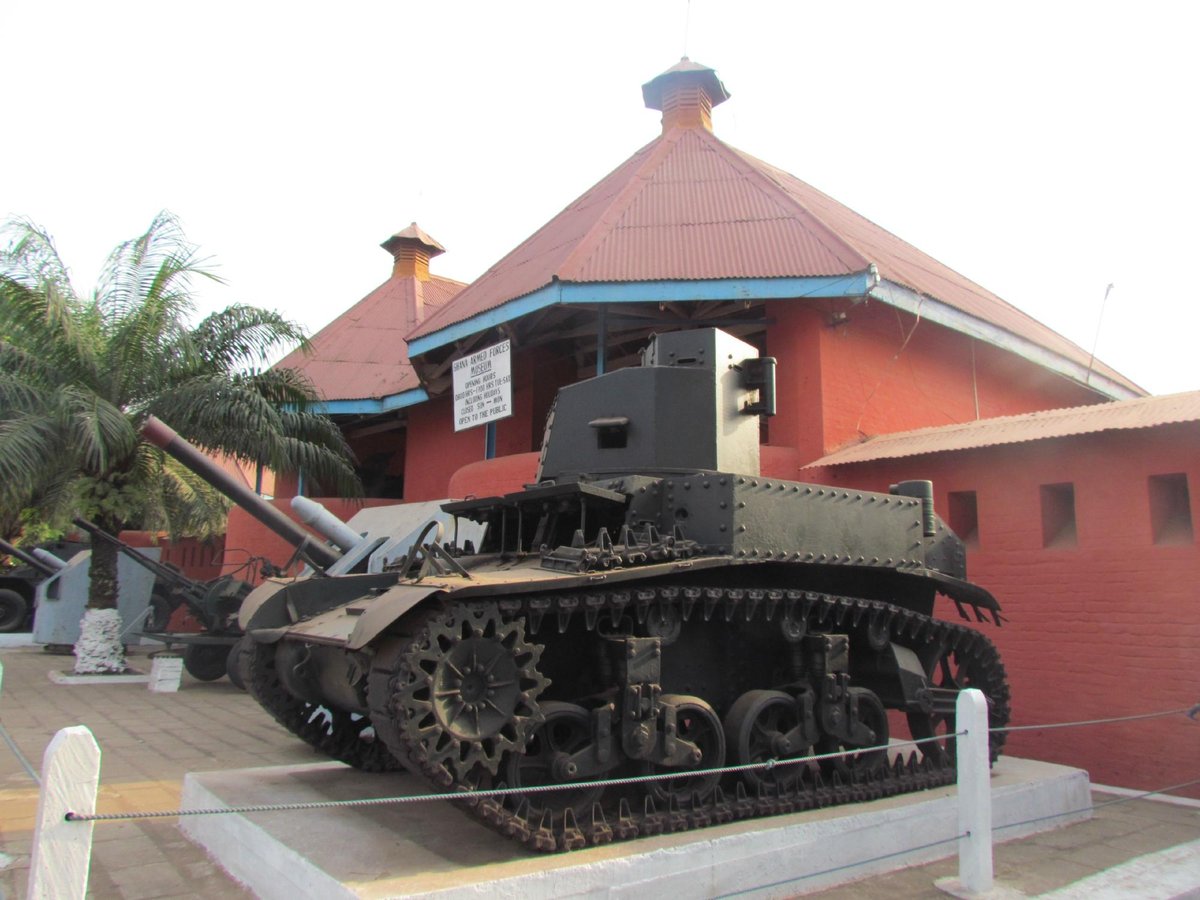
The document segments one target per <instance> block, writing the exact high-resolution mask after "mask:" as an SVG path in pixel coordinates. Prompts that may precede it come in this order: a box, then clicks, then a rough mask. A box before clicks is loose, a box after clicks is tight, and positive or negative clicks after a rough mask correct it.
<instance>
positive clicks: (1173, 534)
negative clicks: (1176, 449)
mask: <svg viewBox="0 0 1200 900" xmlns="http://www.w3.org/2000/svg"><path fill="white" fill-rule="evenodd" d="M1149 490H1150V527H1151V531H1152V533H1153V535H1154V543H1156V544H1190V543H1192V540H1193V532H1192V503H1191V497H1190V496H1189V494H1188V483H1187V475H1186V474H1185V473H1183V472H1176V473H1173V474H1171V475H1151V476H1150V479H1149Z"/></svg>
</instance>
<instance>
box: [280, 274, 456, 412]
mask: <svg viewBox="0 0 1200 900" xmlns="http://www.w3.org/2000/svg"><path fill="white" fill-rule="evenodd" d="M463 287H464V285H463V284H462V282H459V281H453V280H451V279H449V278H438V277H436V276H431V277H430V279H429V280H428V281H420V280H418V279H416V278H411V277H409V278H397V277H392V278H389V279H388V280H387V281H385V282H384V283H383V284H381V285H380V286H379V287H377V288H376V289H375V290H373V291H371V293H369V294H367V296H365V297H364V298H363V299H362V300H360V301H358V303H356V304H354V306H352V307H351V308H350V309H348V310H347V311H346V312H344V313H342V314H341V315H340V316H338V317H337V318H336V319H334V320H333V321H332V322H330V323H329V324H328V325H326V326H325V327H324V328H322V329H321V330H320V331H318V332H317V333H316V334H315V335H313V337H312V339H311V340H310V341H309V344H310V347H311V350H310V352H309V353H307V354H305V353H302V352H301V351H299V350H293V351H292V352H291V353H289V354H288V355H287V356H285V357H284V358H283V359H281V360H280V361H279V362H278V363H276V364H275V365H276V367H278V368H292V369H297V370H298V371H300V372H303V373H304V374H305V375H307V376H308V377H309V379H310V380H311V381H312V382H313V384H314V385H315V386H316V389H317V393H318V394H319V395H320V396H321V398H322V399H323V400H365V399H379V398H382V397H390V396H392V395H394V394H400V393H403V392H404V391H407V390H412V389H414V388H418V387H420V381H419V379H418V378H417V375H416V372H414V371H413V367H412V365H411V364H410V363H409V361H408V346H407V345H406V344H405V343H404V336H405V335H406V334H407V333H408V332H409V331H411V330H412V329H413V327H414V326H415V325H416V324H417V321H418V320H417V315H416V310H417V309H418V308H420V307H421V306H422V305H423V307H424V309H425V314H426V315H429V313H430V311H431V310H437V309H440V308H442V307H444V306H445V305H446V303H448V302H449V301H450V299H451V298H453V297H454V295H455V294H457V293H458V292H459V291H461V290H462V289H463ZM418 301H420V302H418Z"/></svg>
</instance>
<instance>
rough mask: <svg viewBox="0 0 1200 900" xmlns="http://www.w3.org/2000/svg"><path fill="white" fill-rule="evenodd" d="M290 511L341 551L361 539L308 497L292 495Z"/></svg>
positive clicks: (345, 551) (348, 549) (350, 547)
mask: <svg viewBox="0 0 1200 900" xmlns="http://www.w3.org/2000/svg"><path fill="white" fill-rule="evenodd" d="M292 511H293V512H294V513H295V514H296V515H297V516H299V517H300V521H301V522H303V523H304V524H305V525H307V526H308V527H310V528H313V529H315V530H316V531H319V532H320V533H321V534H323V535H324V536H325V537H327V538H329V540H330V541H331V542H332V543H333V544H334V545H335V546H336V547H338V548H339V549H341V551H342V552H343V553H348V552H350V550H351V549H352V548H353V547H354V546H355V545H357V544H358V543H359V542H360V541H361V540H362V537H363V536H362V535H361V534H359V533H358V532H357V531H355V530H354V529H353V528H351V527H350V526H349V525H347V524H346V523H345V522H343V521H342V520H341V519H339V518H338V517H337V516H335V515H334V514H333V513H331V512H330V511H329V510H327V509H326V508H325V507H324V506H322V505H321V504H320V503H318V502H317V501H316V500H310V499H309V498H308V497H293V498H292Z"/></svg>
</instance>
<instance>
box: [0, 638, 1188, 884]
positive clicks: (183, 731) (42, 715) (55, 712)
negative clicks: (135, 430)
mask: <svg viewBox="0 0 1200 900" xmlns="http://www.w3.org/2000/svg"><path fill="white" fill-rule="evenodd" d="M71 662H72V660H71V658H69V657H54V656H48V655H46V654H44V653H43V652H41V650H40V649H37V648H32V647H21V648H13V649H0V663H3V666H4V675H3V685H2V687H0V724H3V726H4V729H5V730H6V731H7V732H8V734H9V735H10V736H11V738H12V739H13V740H14V741H15V743H16V745H17V746H18V748H19V749H20V751H21V752H22V754H24V755H25V756H26V757H27V758H28V760H29V761H30V762H31V763H32V764H33V766H34V768H36V769H40V767H41V758H42V753H43V751H44V749H45V747H46V744H47V743H48V742H49V740H50V738H51V737H52V736H53V735H54V733H55V732H56V731H57V730H58V729H59V728H63V727H66V726H68V725H79V724H82V725H86V726H88V728H90V729H91V730H92V733H93V734H94V735H95V737H96V740H97V742H98V743H99V745H100V748H101V753H102V761H101V770H100V783H101V793H100V800H99V803H98V810H99V811H101V812H110V811H120V810H171V809H178V804H179V793H180V787H181V783H182V780H183V776H184V774H185V773H187V772H198V771H208V770H216V769H235V768H245V767H252V766H269V765H270V766H275V765H288V764H293V763H311V762H312V761H314V759H317V757H316V756H315V755H314V753H313V752H312V751H311V750H310V749H309V748H308V747H307V746H305V745H303V744H301V743H300V742H298V741H296V740H295V739H293V738H292V737H291V736H290V735H288V734H287V733H286V732H285V731H284V730H283V729H281V728H279V727H278V726H277V725H276V724H275V723H274V722H273V721H272V720H271V719H270V717H269V716H268V715H267V714H266V713H265V712H263V711H262V710H261V709H260V708H259V707H258V705H257V704H256V703H255V702H254V701H253V700H252V699H250V697H249V696H247V695H246V694H244V693H242V692H240V691H238V690H237V689H236V688H234V687H233V686H232V685H231V684H229V682H228V681H226V680H224V679H222V680H221V681H217V682H212V683H204V682H198V681H195V680H193V679H192V678H190V676H187V675H186V674H185V676H184V682H183V685H182V688H181V690H180V691H179V692H178V693H175V694H156V693H152V692H150V691H148V690H147V689H146V686H145V685H138V684H129V685H56V684H53V683H51V681H50V679H49V677H48V673H49V672H50V671H51V670H52V669H58V670H66V669H69V668H70V664H71ZM132 662H133V664H134V665H140V666H142V667H144V668H148V666H149V662H148V660H147V659H146V657H145V655H144V653H142V654H136V655H135V656H134V658H133V660H132ZM1110 799H1113V798H1111V797H1108V796H1104V795H1101V794H1096V795H1095V801H1096V803H1097V805H1098V809H1097V813H1096V816H1095V818H1094V819H1093V820H1092V821H1090V822H1087V823H1084V824H1081V825H1075V826H1072V827H1069V828H1065V829H1059V830H1056V831H1051V832H1047V833H1044V834H1041V835H1037V836H1034V837H1030V838H1026V839H1023V840H1020V841H1016V842H1013V843H1011V844H1003V845H1000V846H998V847H997V848H996V853H995V860H996V863H995V866H996V875H997V879H998V880H999V881H1001V882H1002V883H1004V884H1005V885H1006V886H1008V887H1012V888H1015V889H1018V890H1020V891H1023V892H1025V893H1027V894H1037V893H1041V892H1045V891H1048V890H1053V889H1055V888H1060V887H1062V886H1064V885H1066V884H1069V883H1071V882H1074V881H1077V880H1078V879H1081V878H1084V877H1086V876H1089V875H1092V874H1094V873H1096V872H1099V871H1102V870H1105V869H1107V868H1109V867H1111V866H1114V865H1117V864H1119V863H1122V862H1125V861H1127V860H1129V859H1131V858H1133V857H1137V856H1139V855H1142V854H1145V853H1149V852H1152V851H1156V850H1161V849H1164V848H1167V847H1172V846H1175V845H1179V844H1184V843H1187V842H1190V841H1195V840H1197V839H1200V808H1197V807H1194V806H1193V807H1184V806H1175V805H1170V804H1166V803H1160V802H1152V801H1148V800H1135V801H1132V802H1128V803H1122V804H1119V805H1113V806H1101V805H1100V804H1103V803H1104V802H1105V801H1106V800H1110ZM36 802H37V790H36V786H35V785H34V784H33V782H32V781H31V780H30V778H29V776H28V774H27V773H26V772H25V770H24V769H23V768H22V766H21V765H20V762H19V761H18V759H17V758H16V757H15V756H14V754H13V753H12V752H11V751H10V750H9V749H8V747H7V746H5V745H4V744H2V743H0V897H3V898H20V897H24V895H25V884H26V878H27V874H28V864H29V852H30V840H31V829H32V824H33V815H34V810H35V807H36ZM176 821H177V820H175V819H173V818H166V819H151V820H134V821H125V822H111V823H110V822H101V823H97V825H96V828H95V847H94V852H93V857H92V869H91V879H90V895H91V896H94V897H98V898H126V900H140V898H158V897H161V898H183V897H189V898H201V897H203V898H225V897H241V896H248V895H247V894H246V893H245V892H244V891H243V890H242V889H241V888H240V887H239V886H238V885H237V884H236V883H234V882H233V881H232V880H231V879H229V878H228V877H227V876H226V875H225V874H224V872H222V870H221V869H220V867H219V866H217V865H216V864H215V863H214V862H213V861H212V860H210V859H208V858H207V857H206V856H205V854H204V852H203V851H202V850H200V849H199V848H197V847H195V846H194V845H193V844H191V843H190V842H188V841H187V840H186V839H185V838H184V837H183V835H182V834H181V833H180V831H179V829H178V827H177V825H176ZM955 872H956V862H955V860H954V859H953V858H951V859H947V860H943V861H942V862H939V863H934V864H931V865H927V866H921V867H917V868H913V869H908V870H904V871H900V872H896V873H893V874H891V875H887V876H883V877H879V878H874V879H870V880H867V881H864V882H860V883H857V884H853V885H848V886H846V887H842V888H838V889H836V890H833V891H827V892H825V893H824V894H822V895H821V896H824V897H834V898H840V897H845V898H851V897H853V898H871V897H880V898H883V897H887V898H889V900H895V898H917V897H929V898H933V897H944V896H945V895H944V894H941V893H940V892H939V891H938V890H937V889H936V888H934V886H933V882H934V881H935V880H936V879H938V878H941V877H944V876H949V875H954V874H955ZM1197 888H1198V889H1200V885H1197Z"/></svg>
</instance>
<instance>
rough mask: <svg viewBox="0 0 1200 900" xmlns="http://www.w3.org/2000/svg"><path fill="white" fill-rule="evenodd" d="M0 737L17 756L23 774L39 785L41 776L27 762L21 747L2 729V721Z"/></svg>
mask: <svg viewBox="0 0 1200 900" xmlns="http://www.w3.org/2000/svg"><path fill="white" fill-rule="evenodd" d="M0 737H2V738H4V743H6V744H8V749H9V750H11V751H12V753H13V756H15V757H16V758H17V762H19V763H20V764H21V768H22V769H24V770H25V774H27V775H28V776H29V777H30V778H32V779H33V783H34V784H37V785H41V783H42V779H41V776H39V775H38V773H37V769H35V768H34V767H33V766H31V765H30V764H29V760H27V759H26V758H25V754H24V753H22V752H21V748H20V747H18V746H17V742H16V741H14V740H13V739H12V737H11V736H10V735H9V733H8V732H7V731H6V730H5V729H4V725H3V724H2V723H0Z"/></svg>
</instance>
